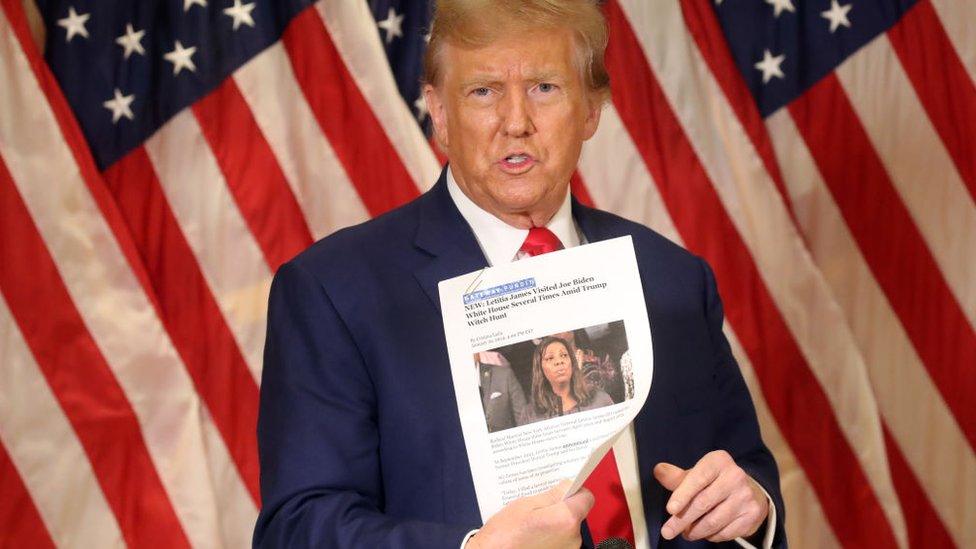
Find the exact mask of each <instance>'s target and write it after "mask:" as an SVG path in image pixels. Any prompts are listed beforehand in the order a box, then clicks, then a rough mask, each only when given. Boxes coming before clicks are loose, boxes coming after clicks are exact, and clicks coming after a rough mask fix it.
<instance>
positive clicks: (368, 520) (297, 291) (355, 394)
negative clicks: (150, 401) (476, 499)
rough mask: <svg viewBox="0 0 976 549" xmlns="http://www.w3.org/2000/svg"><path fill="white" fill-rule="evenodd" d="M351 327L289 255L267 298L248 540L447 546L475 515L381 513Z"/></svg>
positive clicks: (366, 394) (369, 403) (366, 388)
mask: <svg viewBox="0 0 976 549" xmlns="http://www.w3.org/2000/svg"><path fill="white" fill-rule="evenodd" d="M376 404H377V403H376V396H375V392H374V389H373V385H372V381H371V379H370V377H369V373H368V371H367V368H366V365H365V363H364V361H363V358H362V356H361V355H360V352H359V349H358V348H357V346H356V344H355V342H354V340H353V337H352V334H350V332H349V330H348V328H347V327H346V325H345V324H344V322H343V320H342V319H341V317H340V315H339V314H338V312H337V311H336V309H335V307H334V305H333V303H332V301H331V300H330V298H329V296H328V294H327V292H326V291H325V289H324V288H323V286H322V285H321V284H320V283H319V281H318V280H317V279H316V278H315V277H314V276H313V275H312V274H310V273H309V272H308V271H307V270H305V269H304V268H302V266H301V265H297V264H295V263H294V262H292V263H289V264H286V265H284V266H283V267H282V268H281V270H280V271H279V272H278V274H277V275H276V276H275V279H274V282H273V284H272V287H271V298H270V302H269V307H268V332H267V340H266V342H265V352H264V371H263V374H262V385H261V405H260V413H259V418H258V450H259V452H260V461H261V498H262V509H261V512H260V515H259V516H258V521H257V525H256V527H255V531H254V540H253V544H254V546H255V547H336V548H344V547H450V548H452V549H457V547H458V546H459V545H460V543H461V540H462V539H463V538H464V536H465V534H467V533H468V531H470V530H471V529H472V528H476V527H478V526H479V525H477V524H466V525H447V524H439V523H429V522H420V521H411V520H401V519H398V518H394V517H391V516H388V515H385V514H384V513H383V481H382V475H381V469H380V461H379V451H378V445H379V433H378V430H377V417H376V414H377V405H376Z"/></svg>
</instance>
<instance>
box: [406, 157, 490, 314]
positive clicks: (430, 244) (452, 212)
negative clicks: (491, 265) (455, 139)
mask: <svg viewBox="0 0 976 549" xmlns="http://www.w3.org/2000/svg"><path fill="white" fill-rule="evenodd" d="M419 215H420V219H419V220H418V226H417V236H416V238H415V239H414V245H416V246H417V247H418V248H420V249H421V250H423V251H424V252H426V253H427V254H428V255H430V256H431V260H430V262H429V263H427V264H426V265H423V266H421V267H420V268H418V269H417V270H416V271H414V276H415V277H416V279H417V282H419V283H420V285H421V287H423V289H424V292H426V293H427V297H429V298H430V300H431V301H432V302H433V303H434V307H436V308H437V310H438V311H440V293H439V292H438V289H437V284H438V283H439V282H440V281H442V280H447V279H449V278H454V277H456V276H459V275H463V274H465V273H470V272H472V271H477V270H479V269H483V268H485V267H487V266H488V260H487V259H485V255H484V253H483V252H482V251H481V247H480V246H479V245H478V241H477V240H476V239H475V237H474V233H473V232H472V231H471V227H470V226H469V225H468V223H467V222H466V221H465V220H464V218H463V217H462V216H461V212H460V211H458V209H457V206H456V205H455V204H454V200H453V199H452V198H451V194H450V192H449V191H448V190H447V171H446V170H445V171H442V172H441V177H440V179H438V180H437V184H436V185H434V187H433V188H432V189H431V190H430V191H429V192H428V193H427V195H426V196H425V197H424V203H423V204H422V206H421V208H420V214H419Z"/></svg>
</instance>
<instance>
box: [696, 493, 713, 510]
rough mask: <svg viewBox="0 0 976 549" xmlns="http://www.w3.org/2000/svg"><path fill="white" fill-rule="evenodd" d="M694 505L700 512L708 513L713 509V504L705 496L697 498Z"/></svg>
mask: <svg viewBox="0 0 976 549" xmlns="http://www.w3.org/2000/svg"><path fill="white" fill-rule="evenodd" d="M693 505H694V508H695V509H697V510H698V511H708V510H709V509H711V508H712V502H711V501H710V500H709V499H708V498H707V497H704V496H702V497H697V498H695V501H694V504H693Z"/></svg>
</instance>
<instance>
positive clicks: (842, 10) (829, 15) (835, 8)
mask: <svg viewBox="0 0 976 549" xmlns="http://www.w3.org/2000/svg"><path fill="white" fill-rule="evenodd" d="M851 7H853V4H847V5H844V6H841V5H840V4H838V3H837V0H830V9H829V10H826V11H822V12H820V16H821V17H823V18H824V19H827V20H828V21H830V32H831V33H833V32H834V31H836V30H837V28H838V27H840V26H845V27H847V28H850V27H851V22H850V20H849V19H848V18H847V13H848V12H849V11H851Z"/></svg>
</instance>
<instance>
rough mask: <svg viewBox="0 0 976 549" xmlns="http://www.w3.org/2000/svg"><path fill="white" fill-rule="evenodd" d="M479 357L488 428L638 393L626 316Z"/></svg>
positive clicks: (595, 405)
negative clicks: (624, 320) (624, 318)
mask: <svg viewBox="0 0 976 549" xmlns="http://www.w3.org/2000/svg"><path fill="white" fill-rule="evenodd" d="M474 362H475V366H476V367H477V368H478V382H479V390H480V393H481V404H482V408H483V410H484V414H485V422H486V424H487V426H488V432H489V433H496V432H499V431H504V430H505V429H511V428H512V427H519V426H522V425H527V424H530V423H536V422H540V421H545V420H548V419H553V418H557V417H561V416H565V415H569V414H574V413H578V412H586V411H589V410H596V409H598V408H602V407H604V406H610V405H613V404H619V403H621V402H624V401H625V400H628V399H631V398H633V397H634V374H633V367H632V364H631V360H630V352H629V346H628V344H627V334H626V331H625V330H624V322H623V321H622V320H618V321H615V322H609V323H603V324H597V325H593V326H586V327H582V328H578V329H575V330H571V331H565V332H558V333H554V334H549V335H547V336H545V337H537V338H534V339H531V340H526V341H521V342H518V343H513V344H509V345H505V346H502V347H498V348H495V349H491V350H487V351H482V352H479V353H475V354H474Z"/></svg>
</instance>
